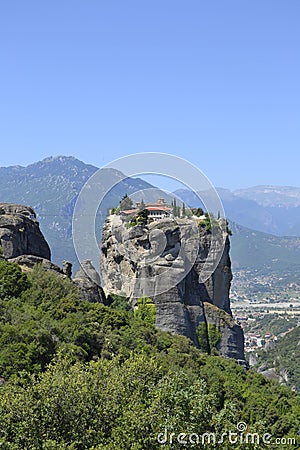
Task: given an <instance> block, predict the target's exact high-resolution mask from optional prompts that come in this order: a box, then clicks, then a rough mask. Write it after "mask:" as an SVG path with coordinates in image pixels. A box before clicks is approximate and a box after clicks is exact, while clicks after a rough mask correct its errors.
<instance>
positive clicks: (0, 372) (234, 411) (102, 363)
mask: <svg viewBox="0 0 300 450" xmlns="http://www.w3.org/2000/svg"><path fill="white" fill-rule="evenodd" d="M0 286H1V290H0V311H1V319H0V376H1V377H3V378H4V380H5V382H4V384H3V386H2V387H1V388H0V448H1V449H5V450H6V449H7V450H17V449H18V450H19V449H32V450H40V449H45V450H46V449H47V450H49V449H52V450H53V449H56V450H82V449H91V450H92V449H93V450H100V449H102V450H104V449H105V450H112V449H117V450H122V449H124V450H130V449H132V450H145V449H147V450H148V449H149V450H152V449H153V450H154V449H158V448H163V449H171V448H172V449H181V448H182V449H183V448H187V447H194V448H203V446H200V447H199V445H196V446H192V445H191V444H188V445H186V444H184V443H179V442H178V440H177V437H178V433H182V432H184V433H186V434H187V435H188V436H192V435H191V434H190V433H194V435H193V439H194V442H195V439H196V436H195V433H196V435H197V436H199V437H200V443H201V435H202V434H203V433H205V432H212V433H216V435H217V438H220V436H221V434H222V433H223V432H228V431H232V432H236V431H237V428H236V425H237V423H238V422H241V421H244V422H245V423H246V424H247V425H248V431H251V432H257V433H260V434H261V436H262V435H263V434H264V433H271V434H272V436H273V437H274V438H275V437H276V438H281V437H295V438H296V439H297V438H298V431H299V425H300V423H299V421H300V402H299V396H297V395H296V394H295V393H293V392H292V391H290V390H289V389H288V388H284V387H280V386H279V385H278V384H277V383H275V382H273V381H269V380H266V379H265V378H263V377H262V376H260V375H258V374H257V373H255V372H254V371H246V370H244V369H243V368H241V367H239V366H238V365H237V364H236V363H235V362H233V361H230V360H226V359H223V358H220V357H218V356H208V355H207V354H206V353H204V352H201V351H200V350H198V349H196V348H195V347H194V346H193V345H192V343H191V342H190V341H189V340H188V339H187V338H184V337H180V336H172V335H170V334H169V333H165V332H162V331H159V330H157V329H156V328H155V327H154V326H153V325H152V323H151V321H152V319H153V313H154V309H153V306H151V303H149V301H147V299H143V300H142V301H141V302H140V305H139V306H140V308H141V309H140V313H135V314H134V313H133V311H132V310H131V309H130V308H129V307H128V304H127V303H126V302H124V299H122V298H120V297H113V298H112V303H111V306H110V307H108V306H104V305H102V304H94V303H88V302H84V301H80V300H79V297H78V294H77V291H76V289H75V287H74V286H73V284H72V282H71V281H70V280H66V279H63V278H61V277H59V276H57V275H56V274H53V273H49V272H45V271H43V270H42V269H41V268H40V267H36V268H35V269H34V270H33V271H32V272H30V273H28V274H22V273H21V271H20V269H19V267H18V266H16V265H14V264H11V263H7V262H4V261H2V262H1V264H0ZM149 312H151V314H150V315H149ZM149 317H150V319H151V320H149ZM144 319H146V320H144ZM217 340H218V335H217V333H216V330H211V341H212V343H213V344H214V345H215V344H216V342H217ZM165 430H167V439H166V442H165V443H164V445H160V444H159V443H158V441H157V436H158V434H159V433H163V434H162V435H161V439H163V438H164V436H165ZM172 432H174V433H175V435H174V436H175V437H174V436H173V437H172V438H170V433H172ZM170 439H172V440H173V442H174V443H173V444H170ZM181 439H182V436H181ZM162 441H163V440H162ZM162 441H161V442H162ZM204 448H216V449H230V448H232V444H231V443H229V442H227V441H226V440H225V441H224V442H222V443H216V445H215V446H214V447H212V444H207V446H205V447H204ZM234 448H237V449H247V448H249V449H250V448H251V449H254V448H272V447H271V446H270V445H267V444H263V443H262V442H260V444H259V445H257V444H245V443H236V444H235V445H234ZM276 448H278V449H280V448H285V447H284V446H280V445H276ZM294 448H297V447H295V446H294Z"/></svg>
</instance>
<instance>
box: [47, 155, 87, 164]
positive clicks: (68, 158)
mask: <svg viewBox="0 0 300 450" xmlns="http://www.w3.org/2000/svg"><path fill="white" fill-rule="evenodd" d="M76 160H77V159H76V158H75V157H74V156H65V155H57V156H47V157H46V158H44V159H43V160H42V161H41V162H44V163H49V162H54V161H61V162H64V161H76ZM77 161H79V159H78V160H77Z"/></svg>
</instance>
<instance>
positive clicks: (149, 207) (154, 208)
mask: <svg viewBox="0 0 300 450" xmlns="http://www.w3.org/2000/svg"><path fill="white" fill-rule="evenodd" d="M145 209H147V210H148V211H171V208H168V207H167V206H146V208H145Z"/></svg>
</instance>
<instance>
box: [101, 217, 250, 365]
mask: <svg viewBox="0 0 300 450" xmlns="http://www.w3.org/2000/svg"><path fill="white" fill-rule="evenodd" d="M191 222H193V221H191V220H189V219H177V220H176V221H174V220H172V219H166V220H160V221H157V222H153V223H150V224H149V225H148V226H146V227H143V226H135V227H133V228H129V229H127V228H126V224H125V223H124V222H123V221H122V219H121V218H120V216H109V217H108V219H107V220H106V223H105V225H104V227H103V233H102V241H101V253H102V254H101V266H100V272H101V276H102V282H103V285H104V287H105V291H106V294H112V293H114V294H118V295H124V296H126V297H129V298H130V301H131V302H132V303H133V305H134V304H135V301H136V298H137V297H141V296H143V295H146V296H149V297H151V298H152V299H153V300H154V302H155V304H156V326H157V327H158V328H160V329H162V330H164V331H169V332H172V333H176V334H182V335H184V336H187V337H189V338H190V339H191V340H192V341H193V342H194V343H195V345H198V338H197V329H198V327H199V325H200V324H202V323H203V324H204V326H205V327H206V330H207V328H208V326H207V325H208V324H209V323H210V324H213V325H215V326H216V327H217V328H218V329H219V330H220V331H221V333H222V339H221V341H220V342H219V344H218V346H217V348H218V351H219V353H220V354H221V355H223V356H228V357H231V358H234V359H236V360H242V361H244V359H245V358H244V340H243V332H242V330H241V328H240V327H239V326H238V325H237V324H236V323H234V321H233V319H232V315H231V310H230V300H229V291H230V283H231V279H232V273H231V262H230V257H229V250H230V243H229V239H228V237H226V241H225V247H224V251H223V253H222V256H221V259H220V262H219V264H218V265H217V267H216V268H214V270H213V271H212V273H211V275H210V276H209V278H208V279H207V280H206V281H205V282H201V275H202V274H203V271H205V270H209V268H211V267H213V259H214V257H215V253H214V252H213V251H212V252H210V251H209V249H210V245H211V234H210V233H209V232H207V231H205V230H203V229H202V230H201V232H200V234H197V237H195V236H194V234H193V233H192V232H191V231H190V228H189V227H190V224H191ZM196 240H197V241H196ZM186 243H188V244H186ZM184 244H185V245H186V247H185V253H184V254H183V253H182V251H181V250H182V246H183V245H184ZM195 249H196V254H195ZM217 251H218V248H216V252H217ZM210 259H211V260H210ZM189 262H191V265H190V266H189ZM205 305H208V306H207V307H206V306H205ZM210 306H211V307H212V308H213V311H212V310H211V308H210ZM221 319H222V320H221ZM225 319H226V320H225Z"/></svg>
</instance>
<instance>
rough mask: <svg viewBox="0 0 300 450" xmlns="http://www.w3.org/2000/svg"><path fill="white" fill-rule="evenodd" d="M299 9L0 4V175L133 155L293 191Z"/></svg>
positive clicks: (233, 3)
mask: <svg viewBox="0 0 300 450" xmlns="http://www.w3.org/2000/svg"><path fill="white" fill-rule="evenodd" d="M299 17H300V2H299V0H289V1H288V2H286V1H284V0H281V1H278V0H263V1H262V0H251V1H250V0H248V1H247V0H244V1H241V0H226V1H224V0H205V1H203V0H195V1H193V0H186V1H177V0H172V1H169V0H152V1H141V0H137V1H131V0H126V1H124V0H119V1H116V0H111V1H102V0H86V1H83V0H81V1H79V0H72V1H71V0H59V1H58V0H51V1H47V2H46V1H45V2H41V1H40V0H38V1H37V0H36V1H33V0H26V2H25V1H23V0H11V1H8V2H5V1H2V2H0V149H1V153H0V155H1V157H0V166H9V165H15V164H20V165H27V164H30V163H33V162H35V161H38V160H41V159H43V158H45V157H48V156H50V155H72V156H75V157H77V158H79V159H81V160H83V161H84V162H86V163H90V164H94V165H96V166H97V167H102V166H103V165H105V164H107V163H109V162H110V161H112V160H114V159H116V158H120V157H122V156H125V155H127V154H132V153H138V152H148V151H151V152H164V153H170V154H174V155H177V156H180V157H183V158H185V159H187V160H188V161H190V162H191V163H193V164H195V165H196V166H197V167H199V169H200V170H201V171H202V172H203V173H204V174H205V175H206V176H207V177H208V178H209V179H210V180H211V182H212V183H213V184H214V185H216V186H223V187H227V188H230V189H236V188H242V187H248V186H254V185H259V184H274V185H291V186H300V181H299V167H300V126H299V125H300V83H299V80H300V51H299V49H300V27H299Z"/></svg>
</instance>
